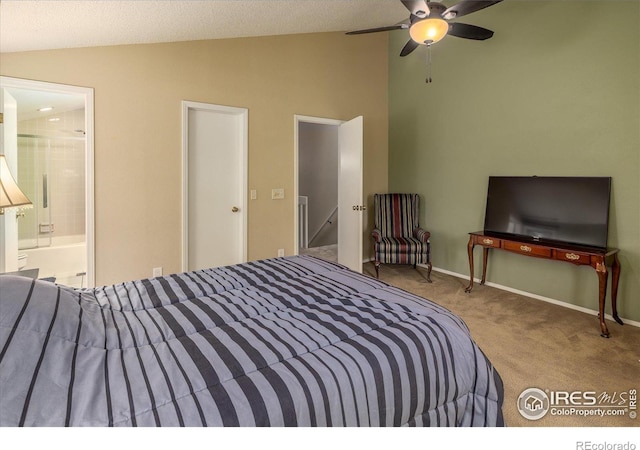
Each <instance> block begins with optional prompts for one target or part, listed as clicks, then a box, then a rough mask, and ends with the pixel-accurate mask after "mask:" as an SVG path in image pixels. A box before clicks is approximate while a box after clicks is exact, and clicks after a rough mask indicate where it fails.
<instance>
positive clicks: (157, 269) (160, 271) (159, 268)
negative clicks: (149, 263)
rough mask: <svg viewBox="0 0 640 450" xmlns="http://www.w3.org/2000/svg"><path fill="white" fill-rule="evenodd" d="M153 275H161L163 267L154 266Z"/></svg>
mask: <svg viewBox="0 0 640 450" xmlns="http://www.w3.org/2000/svg"><path fill="white" fill-rule="evenodd" d="M153 276H154V277H161V276H162V267H154V268H153Z"/></svg>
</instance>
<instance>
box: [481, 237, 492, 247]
mask: <svg viewBox="0 0 640 450" xmlns="http://www.w3.org/2000/svg"><path fill="white" fill-rule="evenodd" d="M482 243H483V244H487V245H493V239H486V238H485V239H483V240H482Z"/></svg>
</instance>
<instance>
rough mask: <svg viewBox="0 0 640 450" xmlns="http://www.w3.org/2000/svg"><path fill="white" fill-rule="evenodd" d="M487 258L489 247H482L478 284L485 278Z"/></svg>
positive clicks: (482, 282)
mask: <svg viewBox="0 0 640 450" xmlns="http://www.w3.org/2000/svg"><path fill="white" fill-rule="evenodd" d="M488 259H489V248H488V247H482V280H481V281H480V284H484V282H485V281H486V280H487V260H488Z"/></svg>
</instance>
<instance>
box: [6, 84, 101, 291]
mask: <svg viewBox="0 0 640 450" xmlns="http://www.w3.org/2000/svg"><path fill="white" fill-rule="evenodd" d="M0 86H2V87H5V88H18V89H28V90H33V91H45V92H54V93H59V94H72V95H79V96H83V97H84V129H85V188H84V198H85V232H86V235H85V239H86V246H87V253H86V259H87V274H86V282H87V287H93V286H95V210H94V125H93V116H94V114H93V88H88V87H81V86H72V85H68V84H59V83H49V82H45V81H34V80H25V79H22V78H11V77H4V76H0Z"/></svg>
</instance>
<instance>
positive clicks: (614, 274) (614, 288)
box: [611, 253, 624, 325]
mask: <svg viewBox="0 0 640 450" xmlns="http://www.w3.org/2000/svg"><path fill="white" fill-rule="evenodd" d="M611 269H612V270H611V313H612V314H613V318H614V319H615V321H616V322H618V323H619V324H620V325H624V322H622V319H620V317H618V307H617V305H616V301H617V298H618V281H619V280H620V261H619V260H618V254H617V253H616V254H614V255H613V264H612V266H611Z"/></svg>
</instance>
